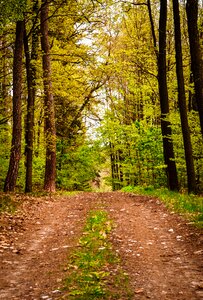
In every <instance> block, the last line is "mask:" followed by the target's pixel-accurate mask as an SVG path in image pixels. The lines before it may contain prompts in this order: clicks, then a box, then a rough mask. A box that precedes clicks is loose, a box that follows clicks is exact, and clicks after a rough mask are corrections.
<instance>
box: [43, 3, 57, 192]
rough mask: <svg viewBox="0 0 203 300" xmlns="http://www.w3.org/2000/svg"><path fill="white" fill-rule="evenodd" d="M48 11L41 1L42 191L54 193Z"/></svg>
mask: <svg viewBox="0 0 203 300" xmlns="http://www.w3.org/2000/svg"><path fill="white" fill-rule="evenodd" d="M48 9H49V4H48V2H47V1H46V0H42V6H41V24H40V25H41V26H40V28H41V47H42V52H43V53H42V55H43V81H44V118H45V141H46V166H45V179H44V189H45V190H46V191H50V192H54V191H55V178H56V129H55V109H54V98H53V94H52V84H51V60H50V46H49V37H48Z"/></svg>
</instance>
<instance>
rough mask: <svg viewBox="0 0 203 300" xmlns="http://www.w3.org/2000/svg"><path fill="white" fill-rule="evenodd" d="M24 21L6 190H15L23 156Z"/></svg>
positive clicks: (16, 60)
mask: <svg viewBox="0 0 203 300" xmlns="http://www.w3.org/2000/svg"><path fill="white" fill-rule="evenodd" d="M23 33H24V21H17V23H16V40H15V50H14V60H13V130H12V145H11V154H10V162H9V169H8V173H7V176H6V180H5V184H4V191H5V192H8V191H11V192H12V191H14V189H15V186H16V181H17V177H18V169H19V162H20V158H21V135H22V123H21V120H22V108H21V94H22V68H23V62H22V56H23Z"/></svg>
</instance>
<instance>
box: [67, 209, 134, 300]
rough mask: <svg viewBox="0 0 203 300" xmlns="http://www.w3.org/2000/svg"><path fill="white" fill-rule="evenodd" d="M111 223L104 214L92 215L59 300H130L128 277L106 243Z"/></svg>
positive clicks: (72, 260) (99, 211)
mask: <svg viewBox="0 0 203 300" xmlns="http://www.w3.org/2000/svg"><path fill="white" fill-rule="evenodd" d="M111 230H112V222H111V221H110V220H109V219H108V215H107V213H106V212H105V211H103V210H96V211H91V212H90V214H89V216H88V218H87V222H86V225H85V228H84V231H83V235H82V237H81V238H80V240H79V247H78V249H77V250H76V251H75V252H74V253H73V254H72V257H71V259H70V260H69V262H68V266H67V272H68V275H67V278H66V280H65V281H64V290H65V291H66V292H65V295H64V296H63V298H62V299H75V300H87V299H88V300H92V299H109V300H110V299H131V293H130V289H129V287H128V276H127V274H125V273H124V271H123V270H122V268H121V266H120V261H119V257H118V255H117V253H116V252H115V251H113V249H112V245H111V243H110V242H109V234H110V232H111Z"/></svg>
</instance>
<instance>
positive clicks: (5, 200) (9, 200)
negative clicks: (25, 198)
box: [0, 194, 18, 213]
mask: <svg viewBox="0 0 203 300" xmlns="http://www.w3.org/2000/svg"><path fill="white" fill-rule="evenodd" d="M17 207H18V203H17V201H15V200H14V198H13V197H12V196H11V195H7V194H3V195H0V213H3V212H8V213H14V212H15V211H16V209H17Z"/></svg>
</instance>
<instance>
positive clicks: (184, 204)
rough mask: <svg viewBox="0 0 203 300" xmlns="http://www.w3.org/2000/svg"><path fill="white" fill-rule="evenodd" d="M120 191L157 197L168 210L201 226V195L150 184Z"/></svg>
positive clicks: (202, 205) (202, 203) (202, 215)
mask: <svg viewBox="0 0 203 300" xmlns="http://www.w3.org/2000/svg"><path fill="white" fill-rule="evenodd" d="M122 191H124V192H132V193H135V194H142V195H149V196H155V197H158V198H159V199H160V200H161V201H163V202H164V203H165V204H166V206H167V207H168V208H169V209H170V210H173V211H175V212H177V213H180V214H183V215H184V216H185V217H186V218H187V219H189V220H190V221H191V222H194V224H195V225H196V226H198V227H201V228H203V197H199V196H196V195H192V194H190V195H188V194H181V193H178V192H172V191H169V190H168V189H163V188H162V189H154V188H153V187H152V186H148V187H142V186H136V187H133V186H127V187H125V188H123V189H122Z"/></svg>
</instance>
